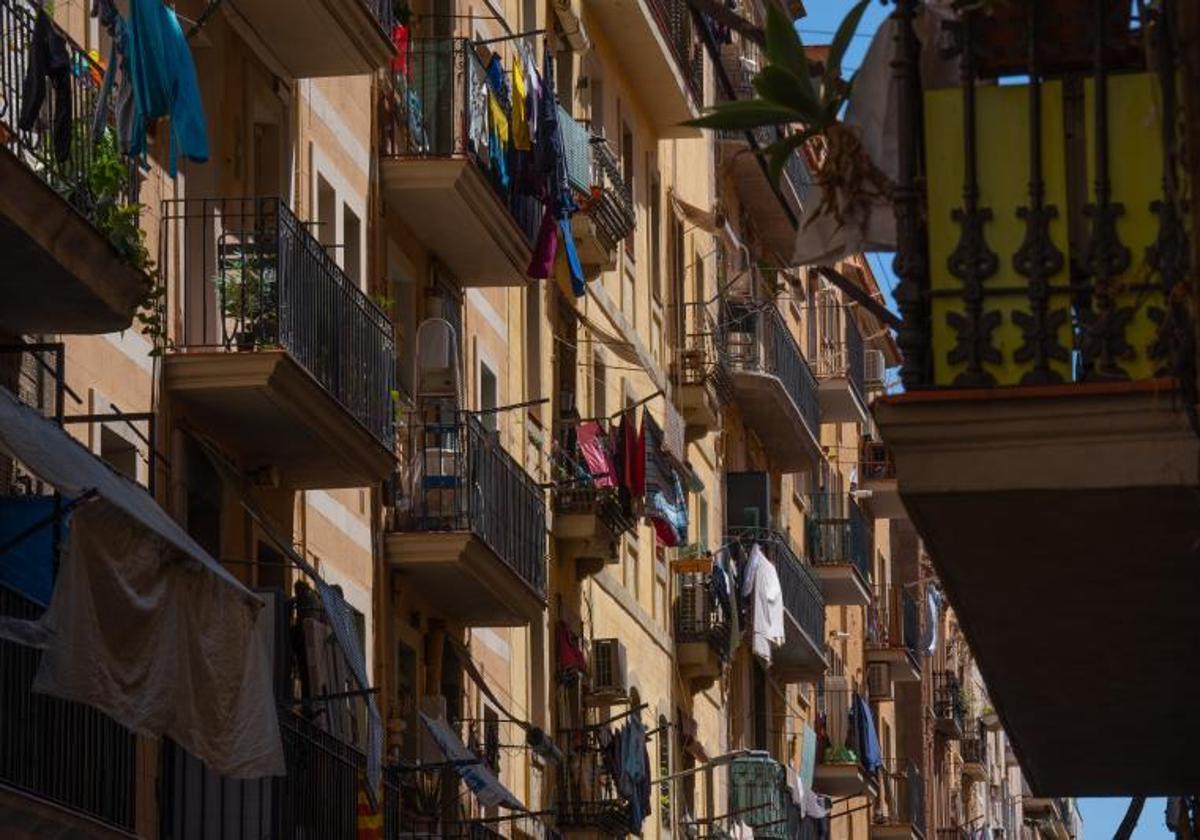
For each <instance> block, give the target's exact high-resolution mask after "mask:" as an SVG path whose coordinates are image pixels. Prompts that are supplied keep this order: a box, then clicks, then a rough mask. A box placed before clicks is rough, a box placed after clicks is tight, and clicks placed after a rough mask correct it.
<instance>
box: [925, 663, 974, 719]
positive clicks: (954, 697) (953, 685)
mask: <svg viewBox="0 0 1200 840" xmlns="http://www.w3.org/2000/svg"><path fill="white" fill-rule="evenodd" d="M966 713H967V707H966V702H965V701H964V699H963V690H962V685H961V684H960V683H959V681H958V675H957V674H955V673H954V672H953V671H937V672H936V673H934V675H933V716H934V717H935V718H937V719H938V720H940V721H942V720H944V721H949V722H951V723H953V724H955V726H954V727H953V728H954V729H955V730H957V731H958V732H962V731H963V729H964V720H965V717H966Z"/></svg>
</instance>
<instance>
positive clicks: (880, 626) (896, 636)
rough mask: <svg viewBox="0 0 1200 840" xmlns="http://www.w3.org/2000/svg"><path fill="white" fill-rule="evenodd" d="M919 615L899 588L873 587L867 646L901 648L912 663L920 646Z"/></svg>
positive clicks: (868, 616)
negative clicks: (873, 593) (873, 594)
mask: <svg viewBox="0 0 1200 840" xmlns="http://www.w3.org/2000/svg"><path fill="white" fill-rule="evenodd" d="M920 635H921V615H920V612H919V610H918V609H917V602H916V600H915V599H914V598H913V596H912V595H910V594H909V593H908V590H907V589H905V588H904V587H902V586H892V587H883V586H880V587H876V588H875V597H874V599H873V601H872V604H871V606H870V608H869V609H868V613H867V646H868V647H875V648H904V649H906V650H907V651H908V654H909V656H910V657H911V658H912V659H913V661H914V662H916V661H917V651H918V648H919V646H920Z"/></svg>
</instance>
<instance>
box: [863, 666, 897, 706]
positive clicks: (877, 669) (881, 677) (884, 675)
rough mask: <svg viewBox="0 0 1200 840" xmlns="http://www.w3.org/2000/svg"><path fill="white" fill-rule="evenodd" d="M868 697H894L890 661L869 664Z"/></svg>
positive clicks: (880, 698)
mask: <svg viewBox="0 0 1200 840" xmlns="http://www.w3.org/2000/svg"><path fill="white" fill-rule="evenodd" d="M867 697H869V698H870V699H871V700H891V699H892V666H891V665H890V664H889V663H887V662H872V663H869V664H868V665H867Z"/></svg>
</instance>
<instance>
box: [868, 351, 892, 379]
mask: <svg viewBox="0 0 1200 840" xmlns="http://www.w3.org/2000/svg"><path fill="white" fill-rule="evenodd" d="M886 372H887V365H886V364H885V363H884V359H883V351H882V350H868V351H867V352H866V355H865V356H863V379H865V380H866V384H867V385H875V386H882V385H883V378H884V374H885V373H886Z"/></svg>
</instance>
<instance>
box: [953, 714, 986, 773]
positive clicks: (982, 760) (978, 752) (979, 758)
mask: <svg viewBox="0 0 1200 840" xmlns="http://www.w3.org/2000/svg"><path fill="white" fill-rule="evenodd" d="M967 731H969V732H971V733H973V734H972V735H971V737H969V738H963V740H962V742H961V743H960V744H959V751H960V752H961V753H962V760H963V763H964V764H980V765H983V766H985V767H986V766H987V761H988V739H987V729H986V727H984V725H983V721H975V722H974V725H968V726H967Z"/></svg>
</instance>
